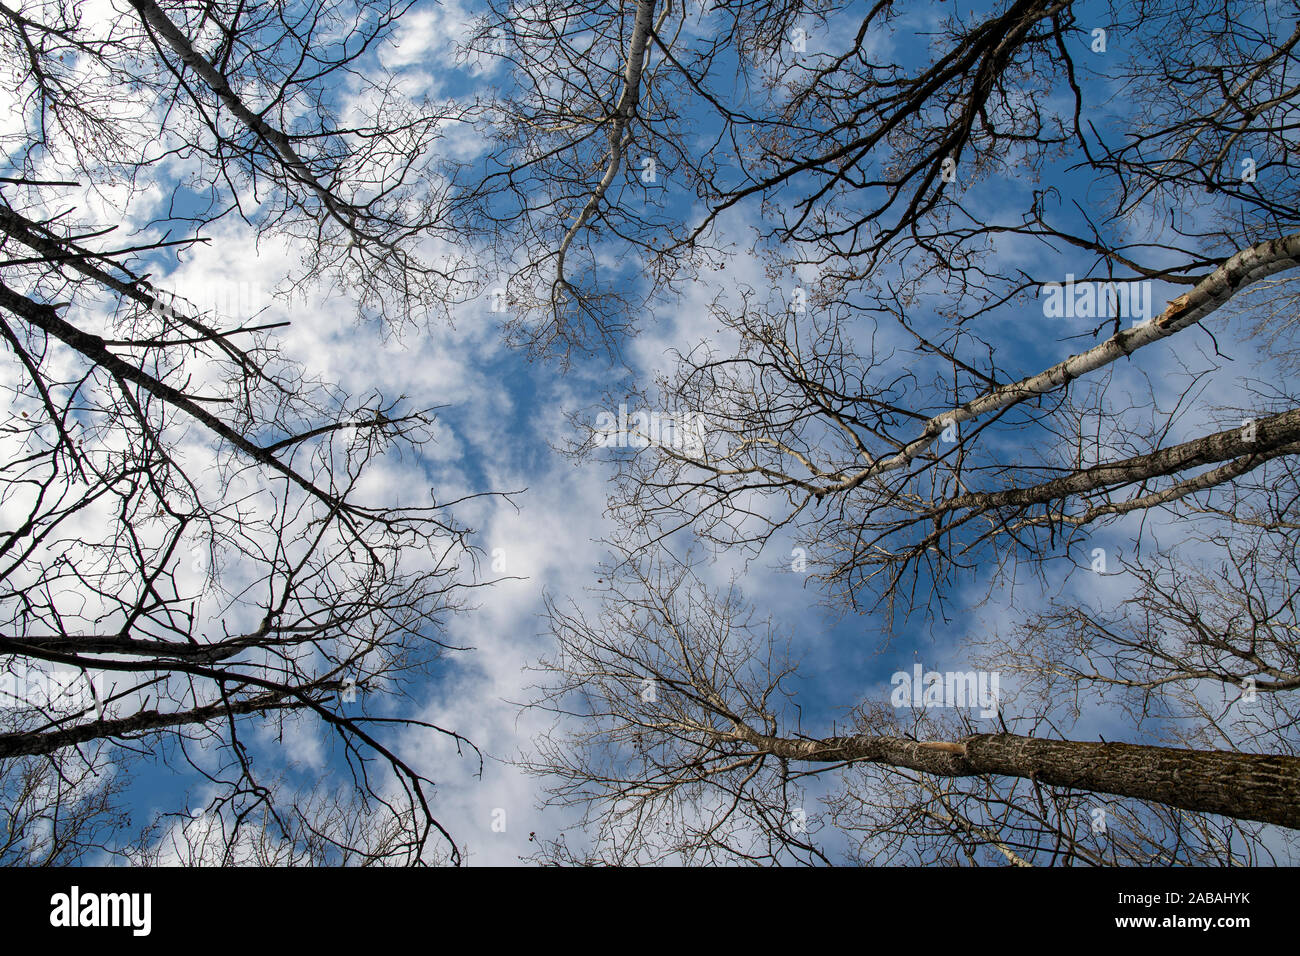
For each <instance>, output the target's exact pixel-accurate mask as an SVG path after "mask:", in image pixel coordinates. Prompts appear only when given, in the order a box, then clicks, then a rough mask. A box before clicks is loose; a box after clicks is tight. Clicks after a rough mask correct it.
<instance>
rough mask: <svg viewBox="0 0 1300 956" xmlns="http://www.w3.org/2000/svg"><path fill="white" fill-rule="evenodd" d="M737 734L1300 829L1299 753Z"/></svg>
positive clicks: (762, 744)
mask: <svg viewBox="0 0 1300 956" xmlns="http://www.w3.org/2000/svg"><path fill="white" fill-rule="evenodd" d="M737 736H738V737H739V738H740V739H742V740H745V741H746V742H748V743H750V744H753V745H754V746H756V747H758V748H759V749H761V750H765V751H767V752H769V753H772V754H773V755H775V756H778V757H784V758H786V759H788V760H802V761H812V762H816V763H839V762H856V761H865V762H871V763H883V764H888V765H889V766H891V767H904V768H907V769H909V770H917V771H920V772H922V773H929V774H934V775H935V776H940V777H972V776H977V775H981V774H994V775H999V776H1005V777H1021V778H1024V779H1026V780H1037V781H1040V782H1042V783H1045V784H1049V785H1051V786H1055V787H1069V788H1070V789H1072V790H1087V791H1091V792H1093V793H1109V794H1114V795H1115V796H1120V797H1134V798H1136V799H1138V800H1149V801H1151V802H1153V803H1163V804H1165V805H1167V806H1171V807H1179V808H1181V809H1183V810H1194V811H1199V812H1203V813H1220V814H1223V815H1224V816H1226V817H1234V818H1236V819H1239V820H1258V821H1260V822H1261V823H1274V824H1277V825H1278V826H1283V827H1290V828H1292V829H1300V758H1296V757H1284V756H1275V755H1263V754H1243V753H1233V752H1230V751H1223V750H1180V749H1176V748H1173V747H1150V746H1141V745H1137V744H1123V743H1093V742H1091V741H1076V740H1047V739H1044V738H1041V737H1021V736H1018V735H1016V734H974V735H972V736H970V737H966V738H963V739H962V740H961V741H958V742H955V743H948V742H922V741H915V740H905V739H903V738H900V737H871V736H854V737H830V738H827V739H825V740H791V739H788V738H783V737H766V736H764V735H762V734H757V733H754V732H752V731H750V730H748V728H741V729H740V731H739V732H738V733H737Z"/></svg>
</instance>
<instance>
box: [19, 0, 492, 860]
mask: <svg viewBox="0 0 1300 956" xmlns="http://www.w3.org/2000/svg"><path fill="white" fill-rule="evenodd" d="M406 6H407V5H406V4H403V3H397V4H390V3H384V2H380V3H360V4H356V5H354V6H347V5H343V6H340V5H338V4H324V3H303V4H276V5H271V6H260V7H258V6H249V5H246V4H243V3H230V4H220V3H218V4H210V3H202V4H197V3H166V4H156V3H153V2H147V0H140V2H136V0H131V2H130V3H129V4H127V5H126V6H125V7H124V15H123V16H121V17H117V18H106V19H100V18H96V17H93V16H92V15H91V14H90V13H89V11H87V10H86V9H84V8H83V6H82V5H81V4H79V3H76V2H74V0H68V2H64V0H50V2H44V3H32V4H24V5H21V6H19V7H18V8H13V7H10V6H7V5H5V6H0V47H3V49H4V54H3V57H0V61H2V62H3V63H4V67H3V69H4V71H5V73H6V74H7V75H6V81H7V85H8V86H9V87H10V88H11V89H13V90H16V91H17V92H16V97H17V102H18V104H19V109H18V111H17V112H16V116H17V117H18V118H20V119H21V121H22V127H21V129H20V130H19V131H17V132H14V131H12V130H10V131H9V132H7V133H6V134H5V135H6V136H7V137H8V140H7V141H6V142H5V143H4V146H5V151H6V155H7V156H8V157H9V159H8V162H9V168H8V169H7V170H6V175H5V176H4V178H3V179H2V180H0V257H2V260H3V261H0V270H3V276H2V277H0V336H2V337H3V339H4V342H5V347H6V352H7V355H8V359H7V363H6V372H5V377H4V389H5V391H6V392H7V393H8V395H9V403H8V406H7V409H6V411H5V413H4V416H3V421H0V435H2V436H3V438H2V440H3V443H4V453H3V456H2V460H3V465H2V466H0V500H2V501H3V523H2V527H0V582H2V586H0V668H3V671H2V673H0V676H2V677H3V680H4V685H3V688H0V689H2V690H3V692H4V700H3V701H0V721H3V727H0V775H2V776H3V780H4V790H5V796H6V801H5V805H6V808H7V811H6V812H7V815H8V822H9V824H10V830H9V832H8V834H7V837H6V839H7V842H6V843H5V850H4V853H3V855H0V859H3V860H4V862H6V863H26V864H31V863H58V862H69V861H71V860H73V859H77V858H78V855H79V854H94V853H104V854H110V855H112V854H127V858H129V859H136V860H151V859H153V860H156V859H160V858H163V857H165V856H166V855H167V852H168V851H167V850H166V849H165V848H164V846H163V843H161V842H158V841H163V840H165V839H167V838H169V837H170V839H171V841H172V843H173V845H174V846H181V845H183V846H185V847H186V848H187V849H186V850H185V852H184V853H183V854H181V856H182V857H184V858H188V859H191V860H192V861H197V862H214V863H238V862H250V861H254V862H257V861H260V862H266V863H270V862H285V861H293V862H312V863H326V862H333V863H353V862H365V863H371V862H390V863H391V862H398V863H408V864H410V863H421V862H428V861H431V860H433V859H438V858H441V859H448V860H453V861H454V860H457V859H459V853H458V850H457V848H456V846H455V844H454V842H453V841H452V839H451V835H450V834H448V833H447V832H446V830H445V829H444V828H443V827H442V826H441V824H439V823H438V821H437V819H436V817H435V816H434V813H433V810H432V807H431V806H430V795H431V790H430V783H431V782H430V781H429V780H428V779H427V778H426V777H425V776H423V774H422V773H420V772H419V771H417V770H416V769H414V768H413V767H412V766H411V765H410V764H409V763H408V762H407V761H406V760H405V759H404V758H403V757H402V756H401V755H400V754H399V753H398V752H397V750H396V749H395V746H394V732H395V731H397V730H399V729H401V728H419V729H424V730H427V731H429V732H431V733H441V734H446V735H449V736H450V737H451V738H452V739H454V740H455V741H456V743H457V745H458V746H460V745H465V746H466V747H467V748H468V750H469V752H470V753H471V754H472V753H473V749H472V745H469V744H468V742H466V741H464V740H463V739H462V738H461V737H460V736H459V735H458V734H456V733H455V731H454V730H452V729H448V728H441V727H435V726H433V725H430V724H428V723H427V722H422V721H419V720H416V719H414V718H411V717H409V716H405V715H404V714H403V712H402V711H401V710H400V708H399V709H396V710H394V709H393V708H390V707H376V706H375V703H374V702H375V700H376V698H379V697H380V696H381V695H382V697H383V698H384V699H388V700H400V698H401V696H402V694H403V693H404V692H405V689H406V688H407V687H409V686H410V683H411V681H412V680H413V679H414V678H415V677H417V676H418V675H419V674H421V673H426V672H427V671H428V669H429V668H430V667H432V666H435V665H436V663H437V661H438V660H439V658H440V657H441V655H442V654H443V653H444V652H445V651H447V650H450V649H451V648H450V647H449V645H448V644H447V643H446V642H445V640H444V639H443V637H442V633H443V624H444V621H445V617H446V615H447V614H449V613H451V612H453V611H455V610H456V609H457V608H459V607H461V606H462V605H463V600H462V599H461V597H460V595H461V592H462V591H463V590H464V589H465V588H467V587H470V586H472V585H473V583H474V582H473V580H472V578H471V577H469V575H468V574H467V572H468V570H469V568H470V567H471V565H472V563H473V562H474V560H475V554H474V550H473V548H472V547H471V544H470V541H469V537H468V534H469V532H468V529H466V528H464V527H462V526H461V525H460V524H459V523H458V522H457V521H456V519H455V518H454V516H453V514H452V510H453V508H454V506H455V504H456V502H454V501H445V500H441V499H440V498H439V497H438V496H437V494H436V492H435V491H433V490H430V491H428V492H427V493H421V492H420V491H419V490H418V489H417V490H416V492H415V495H414V497H413V498H411V499H410V500H398V501H394V500H386V501H380V500H374V499H373V495H372V494H371V493H369V492H367V491H365V490H363V489H364V488H365V480H364V479H365V478H366V476H367V475H368V474H369V473H370V472H372V471H373V470H374V469H375V468H377V467H382V465H383V463H384V461H385V460H386V459H387V460H390V461H391V460H393V458H394V456H399V455H403V454H405V455H411V454H416V453H418V450H419V448H420V447H421V445H423V444H424V443H425V442H426V441H428V440H429V437H430V426H431V425H432V423H433V410H432V409H419V408H410V407H409V406H408V403H406V402H405V400H404V399H403V398H402V397H400V396H384V395H383V394H381V393H380V392H379V391H374V392H372V393H369V394H366V395H362V396H352V395H349V394H347V393H346V392H344V391H343V390H342V389H340V388H338V387H337V386H334V385H332V384H330V383H327V382H322V381H318V380H316V379H315V378H313V377H312V376H311V374H310V373H309V372H308V371H307V370H304V369H303V368H301V367H299V366H297V365H295V364H294V363H292V362H290V361H288V360H286V359H285V358H284V357H283V356H281V355H280V353H279V348H278V344H277V343H278V339H277V335H278V333H277V328H278V327H279V326H280V325H283V324H284V323H272V322H267V321H266V320H265V319H263V318H261V317H259V316H258V315H254V314H251V313H247V312H245V313H244V314H239V310H238V309H236V310H235V312H236V314H222V313H221V312H220V311H219V310H211V309H204V308H201V307H200V306H199V305H196V304H195V303H194V302H192V301H189V300H188V299H186V298H185V297H182V296H177V295H174V294H172V293H169V292H166V291H164V290H162V289H160V288H159V287H158V285H157V284H156V280H152V281H151V277H152V276H153V275H154V274H155V273H154V270H156V269H159V268H164V267H165V266H166V265H167V261H168V260H167V257H168V256H172V255H175V254H176V253H177V252H178V251H183V250H184V249H185V248H187V247H191V246H193V245H194V244H196V243H201V242H205V241H206V236H205V231H206V230H207V229H209V228H210V227H211V226H212V224H214V223H215V222H217V221H218V220H220V219H221V218H222V217H225V216H228V215H237V216H240V217H242V218H243V219H245V220H247V221H248V222H249V223H250V224H251V225H252V226H253V227H254V228H255V230H256V232H257V234H258V235H260V236H265V237H272V236H283V237H288V238H289V239H291V240H298V241H300V244H301V248H303V249H304V250H305V251H306V255H305V259H304V270H303V271H302V273H300V274H298V275H295V276H293V277H292V279H293V281H294V282H302V281H306V280H318V281H321V282H331V281H336V282H339V283H344V284H346V285H347V286H348V288H349V289H350V290H351V291H352V292H353V293H354V295H355V298H356V301H357V303H358V307H359V309H360V310H361V311H362V314H363V315H369V316H372V317H379V318H381V319H382V320H384V321H386V322H389V323H390V324H392V325H393V326H400V325H402V324H404V323H406V322H409V321H410V320H411V319H412V318H413V317H416V316H417V315H420V314H423V313H425V312H427V311H428V306H429V305H430V304H431V303H436V302H441V301H443V300H444V298H445V297H446V296H447V295H449V294H454V293H455V290H456V288H457V287H458V282H459V279H458V278H457V270H458V269H459V266H458V265H457V264H456V263H455V262H451V261H432V262H426V261H425V259H424V258H423V250H425V249H427V248H429V247H431V246H432V245H433V244H434V243H435V242H436V240H437V239H438V238H439V236H440V231H439V230H440V228H441V227H440V225H439V223H440V218H439V217H440V215H441V212H440V203H441V198H440V197H441V190H442V189H444V188H445V185H446V181H445V180H444V179H443V178H441V177H440V175H439V174H438V173H437V171H436V169H435V161H434V160H433V159H432V158H431V154H430V152H429V150H430V147H431V146H432V145H433V143H434V141H435V140H436V139H437V137H438V136H439V135H440V126H439V124H440V122H441V120H442V119H443V118H444V113H443V112H441V111H440V110H438V109H435V108H434V107H433V106H432V105H431V104H429V103H427V102H426V103H418V102H412V101H411V100H409V99H408V98H407V97H405V96H404V95H403V94H402V93H401V91H400V90H398V89H397V87H396V85H395V84H394V83H393V82H392V81H391V78H390V77H386V76H384V75H382V74H381V73H378V72H376V64H375V62H374V60H373V57H371V58H369V59H367V54H369V53H372V52H373V50H374V48H375V46H376V45H377V44H379V43H382V42H384V41H385V38H386V37H387V36H388V34H389V33H390V31H391V29H392V27H393V24H394V23H395V21H396V19H397V17H398V16H400V15H401V13H402V12H403V11H404V10H405V9H406ZM345 79H346V80H348V82H349V83H352V84H354V86H353V89H354V90H355V92H356V93H357V95H358V97H359V99H360V102H361V103H362V104H363V106H362V108H360V109H358V108H355V107H354V108H351V110H350V112H349V111H348V110H346V109H345V107H346V104H345V103H340V100H339V97H340V91H341V90H343V89H345V88H346V87H345V86H344V85H343V83H342V81H343V80H345ZM344 114H346V115H344ZM162 162H168V163H172V164H174V167H173V168H175V169H177V170H179V176H178V179H176V180H175V181H169V180H167V179H165V178H159V177H157V176H156V175H155V174H154V173H153V172H152V171H151V167H154V165H155V164H159V163H162ZM173 185H174V193H173V197H172V202H173V214H172V215H171V217H170V220H169V221H170V228H173V229H175V228H177V226H178V224H180V225H182V226H184V225H187V224H188V225H189V226H190V227H191V228H192V231H191V232H190V234H189V235H185V236H183V237H182V238H181V239H173V238H171V237H170V233H168V234H164V235H159V232H158V230H157V229H153V228H150V227H146V228H145V229H144V230H141V235H140V236H139V237H136V236H130V237H123V236H121V235H119V234H120V233H122V232H123V231H124V229H123V227H125V226H127V225H128V224H129V223H131V222H132V221H133V218H134V217H135V216H136V215H138V213H137V212H136V206H135V205H134V204H133V200H134V197H135V196H137V195H138V194H139V193H140V192H142V191H144V190H145V189H146V187H149V188H167V187H169V186H173ZM78 186H80V187H84V188H89V189H90V190H92V191H94V192H96V193H98V194H99V195H100V196H101V197H102V198H104V199H105V202H104V204H103V206H102V207H101V208H106V209H109V210H114V211H116V213H117V214H118V215H120V216H121V222H120V223H118V222H106V223H105V222H97V221H95V220H94V219H92V218H90V217H91V216H92V215H93V214H92V213H89V212H88V211H87V210H86V209H84V208H69V207H68V205H67V202H68V200H67V198H66V197H67V196H69V193H68V190H69V189H70V188H76V187H78ZM406 713H408V714H409V711H407V712H406ZM302 718H307V719H309V720H310V721H311V723H312V725H313V726H314V727H316V728H319V729H323V730H324V731H325V732H326V733H328V734H329V735H330V736H331V737H332V738H333V739H334V740H335V741H336V742H337V749H336V754H335V756H334V758H333V760H334V761H335V765H336V769H337V770H339V771H341V772H342V774H343V777H344V779H345V780H346V784H345V785H344V787H343V791H342V793H341V794H339V793H334V792H333V791H332V787H331V788H326V789H322V788H319V787H318V788H317V790H316V792H312V790H310V789H307V790H303V788H302V786H301V784H300V783H297V782H295V781H293V780H291V779H285V778H284V777H283V774H282V773H280V772H277V771H275V770H274V769H273V768H271V767H266V768H264V767H263V766H262V763H263V758H264V757H265V751H266V740H265V739H263V740H262V742H261V743H260V744H259V742H258V738H259V737H260V738H267V737H269V738H272V739H273V738H274V736H275V734H276V733H277V732H278V733H280V734H283V732H284V730H285V728H286V727H288V726H289V724H288V723H286V721H289V720H291V719H292V720H301V719H302ZM132 760H134V761H136V762H137V763H139V762H143V761H145V760H148V761H151V762H153V763H154V764H156V765H158V766H163V767H169V768H173V769H174V772H177V773H181V774H185V773H189V774H192V776H191V777H190V778H189V779H190V780H191V781H192V782H193V781H197V782H198V784H201V785H202V786H201V788H199V787H198V785H197V784H194V786H195V787H196V789H195V790H194V796H195V798H196V799H197V800H199V805H198V806H196V807H193V808H188V807H187V808H184V809H183V810H181V809H178V810H177V811H176V812H177V813H182V814H185V813H188V812H189V811H190V810H194V811H195V812H199V813H201V815H202V817H203V821H204V823H203V837H202V839H201V840H199V841H198V843H197V844H195V843H194V842H192V841H189V840H188V838H187V837H185V836H184V834H185V833H187V832H188V831H184V830H183V829H182V830H181V831H177V830H175V828H174V827H173V826H172V824H171V816H170V815H164V816H162V817H159V818H158V819H156V820H142V821H135V823H134V824H133V825H132V826H131V827H130V828H128V829H127V830H126V832H120V833H114V832H111V830H112V828H111V826H110V825H109V823H108V821H111V820H118V821H119V826H120V827H125V824H122V823H120V819H121V818H122V817H123V812H122V810H121V807H120V806H119V805H118V804H116V803H115V800H116V799H117V798H119V796H120V792H121V790H122V787H123V783H122V778H121V777H120V776H115V775H114V768H116V767H119V766H120V765H125V764H126V763H129V762H130V761H132ZM187 822H188V821H187ZM178 833H179V834H181V835H180V836H178ZM431 835H432V836H434V837H436V838H437V840H438V841H441V842H440V846H438V847H436V848H435V847H434V846H432V845H431V844H430V837H431ZM177 840H180V843H176V841H177ZM196 846H197V849H196Z"/></svg>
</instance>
